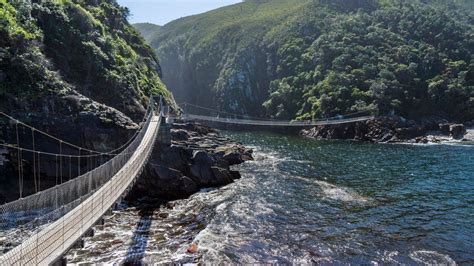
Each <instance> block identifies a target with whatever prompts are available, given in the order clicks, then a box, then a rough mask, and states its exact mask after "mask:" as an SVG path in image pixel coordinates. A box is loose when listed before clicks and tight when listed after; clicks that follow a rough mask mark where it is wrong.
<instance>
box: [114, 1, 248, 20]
mask: <svg viewBox="0 0 474 266" xmlns="http://www.w3.org/2000/svg"><path fill="white" fill-rule="evenodd" d="M117 2H118V3H119V4H120V5H122V6H126V7H128V9H130V13H131V16H130V18H129V20H130V22H131V23H138V22H150V23H154V24H158V25H164V24H166V23H168V22H170V21H172V20H175V19H178V18H181V17H186V16H190V15H195V14H199V13H203V12H206V11H209V10H212V9H216V8H218V7H222V6H227V5H231V4H235V3H239V2H241V0H117Z"/></svg>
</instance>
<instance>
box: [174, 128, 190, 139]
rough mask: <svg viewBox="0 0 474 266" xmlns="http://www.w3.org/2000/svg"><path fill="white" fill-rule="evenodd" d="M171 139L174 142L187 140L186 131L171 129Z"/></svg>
mask: <svg viewBox="0 0 474 266" xmlns="http://www.w3.org/2000/svg"><path fill="white" fill-rule="evenodd" d="M171 138H172V139H174V140H188V139H189V134H188V132H187V131H186V130H183V129H172V130H171Z"/></svg>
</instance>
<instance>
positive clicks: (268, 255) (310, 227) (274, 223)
mask: <svg viewBox="0 0 474 266" xmlns="http://www.w3.org/2000/svg"><path fill="white" fill-rule="evenodd" d="M231 137H233V138H237V139H238V140H240V141H241V142H243V143H244V144H247V145H248V144H250V145H253V147H252V148H253V149H254V157H255V161H252V162H248V163H246V164H244V165H241V166H238V167H237V168H236V169H237V170H240V171H241V172H242V176H243V178H242V179H241V180H238V181H236V182H235V183H233V184H231V185H229V186H226V187H224V188H220V189H208V190H203V191H201V192H200V193H197V194H195V195H193V196H191V197H190V198H188V199H184V200H178V201H174V202H171V203H169V204H168V205H165V206H158V207H157V208H156V209H154V212H153V215H152V216H151V217H150V221H151V222H150V224H149V228H148V233H145V232H143V231H144V230H137V227H138V228H140V226H137V225H139V224H140V222H139V220H140V217H141V215H140V213H139V208H142V207H143V206H141V205H140V204H137V206H128V207H126V208H123V209H120V210H118V211H116V212H115V213H114V215H112V216H111V217H108V218H106V225H108V226H106V227H103V228H102V227H97V228H96V230H98V234H97V237H96V238H95V239H94V237H93V238H89V239H87V241H86V242H87V243H86V247H85V248H84V249H76V250H73V251H71V252H70V254H74V253H75V252H77V257H76V259H72V260H71V261H74V262H76V263H83V262H101V261H107V262H110V263H121V262H123V261H124V259H125V258H126V256H127V251H128V252H129V253H130V251H137V253H139V255H140V256H142V257H143V260H142V261H143V262H144V263H150V264H151V263H164V264H167V263H180V264H184V263H199V262H204V263H207V262H212V263H215V264H218V263H281V264H311V263H321V264H333V263H335V264H409V265H410V264H442V265H453V264H455V261H458V262H460V263H466V264H474V254H472V252H471V251H472V250H473V249H472V248H473V247H474V246H473V244H474V243H473V242H472V240H471V239H474V226H473V224H474V216H473V215H472V213H474V210H473V207H472V202H474V193H473V192H472V187H474V183H473V181H474V179H473V178H472V175H471V173H473V172H474V167H473V166H474V165H473V163H472V156H473V153H472V151H473V150H472V149H470V148H465V147H458V146H441V145H437V146H423V147H418V146H408V145H372V144H353V143H347V142H316V141H315V142H311V141H308V140H301V139H297V138H295V139H292V138H289V137H284V138H283V139H282V138H280V136H275V135H266V134H260V133H255V134H254V133H245V134H232V135H231ZM145 231H146V230H145ZM137 234H139V235H141V236H148V238H147V240H146V245H143V243H144V242H140V241H141V240H143V239H141V238H136V235H137ZM134 238H135V241H134V240H133V239H134ZM137 239H138V241H137ZM114 241H115V242H114ZM193 243H194V244H197V247H198V248H197V252H196V253H192V254H191V253H188V252H187V249H188V248H189V247H190V245H191V244H193ZM132 246H135V247H136V248H131V247H132ZM98 253H99V254H98ZM70 254H69V256H71V255H70ZM140 256H139V257H140Z"/></svg>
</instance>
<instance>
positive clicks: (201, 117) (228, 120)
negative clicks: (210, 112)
mask: <svg viewBox="0 0 474 266" xmlns="http://www.w3.org/2000/svg"><path fill="white" fill-rule="evenodd" d="M182 118H184V119H192V120H202V121H211V122H218V123H226V124H236V125H253V126H284V127H309V126H319V125H337V124H347V123H354V122H359V121H366V120H370V119H374V118H375V117H374V116H361V117H354V118H342V119H331V120H318V121H277V120H251V119H235V118H223V117H215V116H205V115H195V114H183V115H182Z"/></svg>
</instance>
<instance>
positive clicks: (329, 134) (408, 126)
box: [300, 116, 465, 143]
mask: <svg viewBox="0 0 474 266" xmlns="http://www.w3.org/2000/svg"><path fill="white" fill-rule="evenodd" d="M451 126H452V124H449V123H447V121H446V120H444V119H442V118H439V117H428V118H424V119H421V120H419V121H415V120H406V119H404V118H403V117H398V116H385V117H377V118H376V119H372V120H368V121H364V122H358V123H352V124H347V125H327V126H317V127H314V128H312V129H310V130H302V131H301V132H300V134H301V135H302V136H304V137H309V138H314V139H353V140H360V141H370V142H388V143H396V142H403V141H415V142H416V141H417V138H418V137H422V136H425V135H427V134H428V132H431V131H438V130H440V131H441V132H442V133H443V134H444V135H451V136H454V135H455V136H456V138H462V136H463V135H464V134H465V130H463V129H462V127H460V126H456V127H454V128H453V129H451ZM418 141H421V142H425V140H424V139H422V138H419V139H418Z"/></svg>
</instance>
